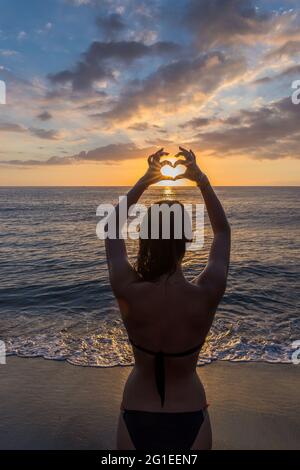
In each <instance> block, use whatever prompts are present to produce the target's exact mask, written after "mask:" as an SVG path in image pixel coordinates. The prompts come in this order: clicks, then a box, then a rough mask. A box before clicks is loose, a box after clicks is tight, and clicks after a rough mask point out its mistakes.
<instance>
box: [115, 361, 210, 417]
mask: <svg viewBox="0 0 300 470" xmlns="http://www.w3.org/2000/svg"><path fill="white" fill-rule="evenodd" d="M164 388H165V400H164V407H163V411H169V412H170V411H178V412H179V411H194V410H199V409H202V408H204V407H205V405H206V403H207V402H206V395H205V390H204V387H203V385H202V383H201V380H200V379H199V376H198V374H197V372H196V371H191V372H185V373H184V372H182V371H178V373H177V374H175V373H174V372H172V373H170V372H169V373H168V371H166V373H165V383H164ZM122 406H123V407H124V408H127V409H139V410H145V411H162V406H161V399H160V395H159V393H158V389H157V383H156V380H155V374H154V371H153V370H152V371H147V370H144V369H139V368H138V367H134V368H133V370H132V372H131V373H130V375H129V377H128V379H127V382H126V384H125V388H124V393H123V401H122Z"/></svg>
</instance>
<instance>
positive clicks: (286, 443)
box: [0, 357, 300, 450]
mask: <svg viewBox="0 0 300 470" xmlns="http://www.w3.org/2000/svg"><path fill="white" fill-rule="evenodd" d="M129 372H130V368H129V367H123V368H121V367H114V368H91V367H77V366H72V365H70V364H68V363H66V362H59V361H49V360H48V361H47V360H44V359H40V358H37V359H26V358H18V357H8V358H7V364H6V365H2V366H0V448H1V449H101V450H102V449H114V442H115V428H116V422H117V416H118V409H119V404H120V399H121V394H122V388H123V384H124V382H125V380H126V377H127V375H128V373H129ZM198 373H199V375H200V376H201V379H202V381H203V383H204V385H205V388H206V391H207V396H208V400H209V403H210V404H211V406H210V415H211V421H212V427H213V448H214V449H300V406H299V404H300V403H299V401H300V400H299V389H300V368H299V367H297V366H293V365H280V364H260V363H242V364H241V363H239V364H238V363H229V362H216V363H213V364H211V365H209V366H205V367H199V368H198Z"/></svg>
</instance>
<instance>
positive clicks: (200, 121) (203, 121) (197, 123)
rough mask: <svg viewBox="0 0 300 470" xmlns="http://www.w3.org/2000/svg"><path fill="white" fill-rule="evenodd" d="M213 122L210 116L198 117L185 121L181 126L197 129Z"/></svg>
mask: <svg viewBox="0 0 300 470" xmlns="http://www.w3.org/2000/svg"><path fill="white" fill-rule="evenodd" d="M209 124H211V120H210V119H208V118H204V117H196V118H193V119H191V120H190V121H187V122H185V123H184V124H181V125H180V127H181V128H183V129H185V128H187V127H190V128H192V129H197V128H198V127H205V126H208V125H209Z"/></svg>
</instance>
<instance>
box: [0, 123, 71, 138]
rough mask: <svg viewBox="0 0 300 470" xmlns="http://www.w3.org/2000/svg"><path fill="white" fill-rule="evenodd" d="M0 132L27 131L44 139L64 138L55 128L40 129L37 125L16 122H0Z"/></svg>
mask: <svg viewBox="0 0 300 470" xmlns="http://www.w3.org/2000/svg"><path fill="white" fill-rule="evenodd" d="M0 132H15V133H27V134H29V135H32V136H34V137H38V138H39V139H44V140H59V139H60V138H62V135H61V133H60V132H58V131H55V130H52V129H51V130H45V129H39V128H36V127H30V128H26V127H25V126H21V125H20V124H15V123H11V122H0Z"/></svg>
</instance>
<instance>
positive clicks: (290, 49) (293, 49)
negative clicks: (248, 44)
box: [266, 41, 300, 59]
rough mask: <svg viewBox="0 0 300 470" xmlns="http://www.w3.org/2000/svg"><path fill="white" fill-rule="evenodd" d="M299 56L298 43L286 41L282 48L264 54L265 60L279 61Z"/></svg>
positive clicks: (299, 47) (299, 43) (299, 46)
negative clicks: (282, 58) (283, 58)
mask: <svg viewBox="0 0 300 470" xmlns="http://www.w3.org/2000/svg"><path fill="white" fill-rule="evenodd" d="M298 54H300V41H287V42H286V43H285V44H283V45H282V46H280V47H278V48H276V49H275V50H272V51H271V52H269V53H268V54H266V58H267V59H280V58H281V57H290V56H294V55H298Z"/></svg>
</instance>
